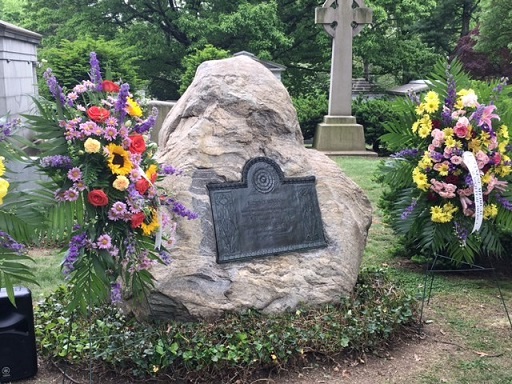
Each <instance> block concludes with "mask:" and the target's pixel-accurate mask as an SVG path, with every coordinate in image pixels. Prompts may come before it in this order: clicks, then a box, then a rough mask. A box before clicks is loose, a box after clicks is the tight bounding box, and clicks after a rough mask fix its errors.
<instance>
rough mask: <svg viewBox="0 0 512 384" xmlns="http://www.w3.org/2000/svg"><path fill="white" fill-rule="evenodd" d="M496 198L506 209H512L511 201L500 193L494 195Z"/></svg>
mask: <svg viewBox="0 0 512 384" xmlns="http://www.w3.org/2000/svg"><path fill="white" fill-rule="evenodd" d="M496 200H498V202H499V203H500V204H501V206H502V207H503V208H505V209H506V210H507V211H512V202H510V201H509V200H508V199H507V198H506V197H504V196H502V195H496Z"/></svg>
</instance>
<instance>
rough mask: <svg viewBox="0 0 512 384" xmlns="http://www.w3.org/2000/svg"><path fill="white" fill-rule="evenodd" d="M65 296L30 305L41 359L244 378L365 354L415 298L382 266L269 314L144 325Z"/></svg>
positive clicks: (401, 321)
mask: <svg viewBox="0 0 512 384" xmlns="http://www.w3.org/2000/svg"><path fill="white" fill-rule="evenodd" d="M68 301H69V295H68V293H67V291H66V290H65V289H64V288H61V289H59V290H57V291H56V292H55V293H54V294H53V295H50V296H49V297H48V298H47V299H46V300H45V301H44V302H43V303H41V304H40V305H39V306H38V307H37V308H36V311H35V316H36V335H37V339H38V344H39V346H40V348H41V354H42V356H44V357H46V358H49V359H53V360H59V361H67V362H70V363H72V364H74V365H78V366H82V367H84V368H85V367H87V366H88V364H89V363H90V360H89V359H90V358H91V357H92V359H93V360H94V362H95V366H96V368H97V369H98V368H100V367H101V368H103V369H104V368H109V369H111V370H114V371H116V372H118V373H120V372H123V374H129V375H131V376H132V377H137V378H146V377H162V378H163V377H167V378H170V377H181V378H188V379H190V380H195V381H194V382H220V381H222V379H225V378H228V377H231V378H232V377H235V375H236V376H237V377H246V378H247V377H250V375H251V374H253V373H254V372H256V371H258V370H260V369H263V368H265V369H266V368H273V367H282V366H285V365H289V364H292V363H299V362H300V361H302V360H303V359H306V358H307V356H308V355H309V354H310V353H320V354H322V355H328V356H329V355H336V354H339V353H340V352H343V351H355V352H360V353H362V352H368V351H370V350H374V349H376V348H379V347H382V346H383V345H384V344H385V343H386V342H387V341H388V340H389V339H390V338H391V337H392V336H393V335H395V334H396V333H397V332H398V331H399V330H400V329H401V327H403V326H406V325H409V324H412V323H413V322H414V321H415V319H416V318H417V316H416V315H417V302H416V300H415V299H414V298H413V297H412V296H411V295H409V294H408V293H406V292H405V291H403V290H402V289H399V288H398V287H397V286H396V284H395V283H394V282H393V281H391V280H390V279H389V278H388V275H387V273H386V272H385V271H384V270H381V269H375V270H366V271H363V272H362V273H361V275H360V277H359V279H358V282H357V285H356V287H355V289H354V293H353V295H352V296H351V297H346V298H341V299H340V301H339V302H338V303H336V304H333V305H324V306H321V307H316V308H307V307H303V308H300V309H298V310H295V311H290V312H287V313H282V314H279V315H273V316H268V315H264V314H261V313H259V312H258V311H255V310H249V311H247V312H246V313H243V314H226V315H225V316H224V317H223V318H222V319H221V320H220V321H216V322H200V323H177V322H167V323H165V324H161V323H151V324H147V323H144V324H142V323H139V322H137V321H136V320H135V319H134V318H132V317H130V316H125V315H122V314H121V313H120V312H119V311H117V310H115V309H109V308H95V309H93V310H91V314H90V317H89V319H88V320H87V319H84V318H73V315H69V314H68V313H67V311H66V305H67V302H68Z"/></svg>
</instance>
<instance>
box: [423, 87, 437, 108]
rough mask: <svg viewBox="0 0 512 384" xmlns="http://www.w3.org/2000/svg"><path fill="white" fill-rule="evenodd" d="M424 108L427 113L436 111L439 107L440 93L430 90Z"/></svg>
mask: <svg viewBox="0 0 512 384" xmlns="http://www.w3.org/2000/svg"><path fill="white" fill-rule="evenodd" d="M424 101H425V106H424V109H425V111H426V112H427V113H435V112H437V110H438V109H439V95H438V94H437V93H435V92H433V91H430V92H428V93H427V95H426V96H425V100H424Z"/></svg>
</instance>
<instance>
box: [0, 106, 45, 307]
mask: <svg viewBox="0 0 512 384" xmlns="http://www.w3.org/2000/svg"><path fill="white" fill-rule="evenodd" d="M20 125H21V120H20V119H19V118H15V119H11V118H10V117H9V116H4V117H3V118H1V119H0V287H1V288H5V289H6V292H7V295H8V297H9V299H10V301H11V302H12V303H13V304H14V303H15V301H14V289H13V288H14V287H13V286H14V284H19V283H20V282H30V283H35V284H37V283H36V282H35V281H34V279H33V278H34V275H33V274H32V273H31V271H30V268H29V265H28V264H27V261H30V260H31V259H30V258H29V257H28V256H27V248H26V246H25V245H24V244H23V242H28V241H29V240H31V237H32V234H33V231H32V230H33V229H34V227H33V225H32V224H31V223H33V222H38V221H40V218H41V217H40V216H39V215H38V211H36V210H34V206H35V204H36V203H35V202H31V201H27V199H26V195H25V194H24V193H22V192H20V191H19V190H17V189H16V188H11V183H10V182H9V181H8V175H6V172H7V170H8V166H9V163H10V162H11V161H12V160H16V161H18V162H20V161H22V156H21V152H20V150H19V145H17V144H18V140H19V137H18V136H17V135H16V131H17V130H18V128H19V127H20ZM10 171H11V174H12V170H10ZM14 185H15V183H14ZM15 187H16V185H15Z"/></svg>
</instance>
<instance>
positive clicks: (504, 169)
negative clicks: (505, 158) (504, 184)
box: [496, 165, 512, 177]
mask: <svg viewBox="0 0 512 384" xmlns="http://www.w3.org/2000/svg"><path fill="white" fill-rule="evenodd" d="M510 172H512V168H511V167H510V165H500V166H499V167H496V174H497V175H498V176H501V177H505V176H508V175H510Z"/></svg>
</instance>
